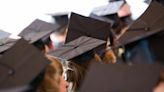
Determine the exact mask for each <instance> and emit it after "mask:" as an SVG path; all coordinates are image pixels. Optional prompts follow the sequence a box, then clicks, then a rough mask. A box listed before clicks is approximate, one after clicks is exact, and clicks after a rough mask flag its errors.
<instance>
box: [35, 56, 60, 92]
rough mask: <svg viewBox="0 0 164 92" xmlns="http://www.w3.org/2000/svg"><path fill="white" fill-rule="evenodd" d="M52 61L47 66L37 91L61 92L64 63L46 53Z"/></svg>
mask: <svg viewBox="0 0 164 92" xmlns="http://www.w3.org/2000/svg"><path fill="white" fill-rule="evenodd" d="M46 57H47V58H48V59H49V60H50V61H51V63H50V65H49V66H48V67H47V69H46V72H45V76H44V78H43V81H42V83H41V85H40V86H39V88H38V90H37V92H59V83H60V76H62V73H63V67H62V64H61V63H60V62H59V60H58V59H57V58H55V57H53V56H50V55H46Z"/></svg>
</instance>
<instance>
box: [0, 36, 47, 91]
mask: <svg viewBox="0 0 164 92" xmlns="http://www.w3.org/2000/svg"><path fill="white" fill-rule="evenodd" d="M48 64H49V61H48V60H47V59H46V58H45V57H44V55H43V54H42V53H40V51H39V50H37V49H36V48H35V47H33V46H32V45H30V44H29V43H28V42H27V41H25V40H23V39H21V40H19V41H17V43H16V44H15V45H14V46H12V47H11V48H10V49H9V50H8V51H7V52H6V53H4V55H3V56H2V57H1V58H0V67H1V66H2V69H3V70H0V71H1V73H0V74H1V77H0V92H2V90H8V89H10V88H11V89H12V88H17V87H21V86H26V85H29V84H30V83H31V82H32V81H33V80H34V79H35V78H36V77H37V76H38V75H39V74H40V73H41V72H43V70H44V68H45V67H46V66H47V65H48Z"/></svg>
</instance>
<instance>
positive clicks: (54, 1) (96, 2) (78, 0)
mask: <svg viewBox="0 0 164 92" xmlns="http://www.w3.org/2000/svg"><path fill="white" fill-rule="evenodd" d="M126 1H127V3H128V4H129V5H130V9H131V12H132V18H133V19H134V20H135V19H137V18H138V17H139V16H140V15H141V14H142V13H143V12H144V11H145V10H146V8H147V7H148V4H147V3H145V2H144V1H145V0H126ZM108 3H109V0H1V1H0V12H1V14H0V29H1V30H3V31H7V32H10V33H12V34H13V35H11V36H12V37H14V36H15V35H17V34H18V33H20V32H21V31H22V30H23V29H24V28H25V27H26V26H28V25H29V24H30V23H31V22H32V21H34V20H35V19H36V18H39V19H41V20H44V21H47V22H53V19H52V17H51V16H50V14H55V13H61V12H75V13H78V14H81V15H85V16H89V14H90V13H91V11H92V10H93V8H95V7H98V6H102V5H106V4H108Z"/></svg>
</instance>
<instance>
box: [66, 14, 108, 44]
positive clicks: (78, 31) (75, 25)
mask: <svg viewBox="0 0 164 92" xmlns="http://www.w3.org/2000/svg"><path fill="white" fill-rule="evenodd" d="M110 30H111V24H110V23H107V22H103V21H100V20H96V19H93V18H90V17H85V16H82V15H79V14H76V13H71V17H70V21H69V25H68V32H67V36H66V41H65V43H68V42H70V41H72V40H75V39H77V38H78V37H80V36H88V37H93V38H97V39H101V40H105V41H106V40H107V38H108V37H109V33H110Z"/></svg>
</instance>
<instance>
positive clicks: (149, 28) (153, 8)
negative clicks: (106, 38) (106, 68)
mask: <svg viewBox="0 0 164 92" xmlns="http://www.w3.org/2000/svg"><path fill="white" fill-rule="evenodd" d="M163 12H164V6H162V5H161V4H159V3H157V2H155V1H152V2H151V4H150V5H149V7H148V8H147V10H146V11H145V12H144V13H143V14H142V15H141V16H140V17H139V18H138V19H137V20H136V21H135V22H134V23H133V24H132V25H131V26H130V27H129V30H128V31H126V32H125V33H124V34H123V35H122V36H121V37H120V38H119V39H118V40H117V41H116V44H115V47H119V46H128V45H129V46H130V45H132V44H133V43H135V42H140V41H142V40H145V39H146V40H147V41H148V43H149V48H150V51H151V53H153V56H154V58H155V59H156V60H157V59H158V60H159V61H163V60H164V58H163V55H162V53H163V50H162V48H163V46H164V44H163V40H164V37H163V36H164V32H163V30H164V26H163V24H164V13H163Z"/></svg>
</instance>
